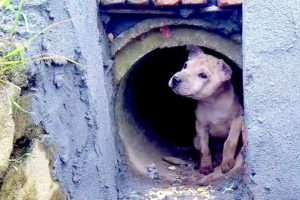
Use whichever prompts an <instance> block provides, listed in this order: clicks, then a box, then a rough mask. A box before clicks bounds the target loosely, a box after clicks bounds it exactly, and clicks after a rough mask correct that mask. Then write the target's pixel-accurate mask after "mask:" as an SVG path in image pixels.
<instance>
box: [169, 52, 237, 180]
mask: <svg viewBox="0 0 300 200" xmlns="http://www.w3.org/2000/svg"><path fill="white" fill-rule="evenodd" d="M231 75H232V70H231V68H230V67H229V66H228V65H227V64H226V63H225V62H224V61H223V60H222V59H218V58H216V57H214V56H211V55H207V54H204V52H203V51H202V50H201V49H200V48H198V47H192V48H190V54H189V57H188V61H187V62H186V63H185V64H184V67H183V69H182V70H181V71H179V72H177V73H176V74H175V75H174V76H173V77H172V78H171V79H170V81H169V86H170V87H171V88H172V89H173V91H174V92H175V93H176V94H178V95H181V96H185V97H189V98H192V99H194V100H196V101H198V103H197V109H196V132H197V134H196V136H195V138H194V146H195V148H196V149H197V150H198V151H199V152H200V156H201V162H200V169H199V170H200V173H201V174H205V175H207V174H209V173H211V172H212V171H213V167H212V158H211V151H210V148H209V136H212V137H216V138H224V139H226V140H225V143H224V148H223V158H222V163H221V169H222V172H223V173H227V172H228V171H230V170H231V169H232V168H233V167H234V165H235V153H236V148H237V143H238V140H239V136H240V134H241V129H242V126H243V118H242V114H243V109H242V106H241V105H240V103H239V101H238V98H237V96H236V95H235V93H234V89H233V86H232V84H231V82H230V79H231Z"/></svg>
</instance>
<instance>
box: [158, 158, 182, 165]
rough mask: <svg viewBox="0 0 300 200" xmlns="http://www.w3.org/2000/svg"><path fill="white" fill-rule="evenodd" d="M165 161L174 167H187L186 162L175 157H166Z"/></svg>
mask: <svg viewBox="0 0 300 200" xmlns="http://www.w3.org/2000/svg"><path fill="white" fill-rule="evenodd" d="M162 160H163V161H165V162H167V163H169V164H172V165H185V164H186V162H185V161H183V160H181V159H179V158H175V157H173V156H164V157H163V158H162Z"/></svg>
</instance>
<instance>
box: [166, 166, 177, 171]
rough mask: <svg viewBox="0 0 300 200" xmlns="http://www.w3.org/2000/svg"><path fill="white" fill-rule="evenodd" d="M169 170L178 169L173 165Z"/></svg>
mask: <svg viewBox="0 0 300 200" xmlns="http://www.w3.org/2000/svg"><path fill="white" fill-rule="evenodd" d="M168 169H169V170H171V171H175V170H176V167H175V166H174V165H172V166H170V167H168Z"/></svg>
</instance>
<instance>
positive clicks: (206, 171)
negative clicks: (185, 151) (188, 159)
mask: <svg viewBox="0 0 300 200" xmlns="http://www.w3.org/2000/svg"><path fill="white" fill-rule="evenodd" d="M212 172H213V167H212V165H205V166H201V167H200V169H199V173H200V174H203V175H208V174H210V173H212Z"/></svg>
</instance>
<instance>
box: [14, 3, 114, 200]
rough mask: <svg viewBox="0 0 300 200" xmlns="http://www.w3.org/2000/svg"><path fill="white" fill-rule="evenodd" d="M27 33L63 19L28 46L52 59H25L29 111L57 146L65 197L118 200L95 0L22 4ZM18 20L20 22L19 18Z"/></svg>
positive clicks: (57, 171) (33, 52)
mask: <svg viewBox="0 0 300 200" xmlns="http://www.w3.org/2000/svg"><path fill="white" fill-rule="evenodd" d="M24 13H26V14H27V17H28V24H29V30H30V34H28V33H27V32H26V31H24V32H23V33H22V30H21V31H20V32H19V34H20V35H21V37H25V36H26V35H27V36H28V35H32V34H34V33H36V32H39V31H40V30H41V29H43V28H45V27H47V26H49V25H50V24H51V23H55V22H58V21H61V20H65V19H70V18H72V22H70V21H69V22H65V23H62V24H60V25H58V26H56V27H53V28H51V29H50V30H49V31H47V32H46V33H45V34H44V35H43V36H40V37H38V38H37V39H36V40H35V41H34V42H33V43H32V44H31V45H30V46H29V48H28V56H33V55H38V54H42V53H55V54H58V55H62V56H66V57H68V58H70V59H72V60H74V61H76V62H79V63H81V64H80V65H75V64H72V63H70V62H67V61H66V60H61V59H56V58H55V57H54V58H53V59H52V60H47V61H45V62H35V63H28V65H27V67H28V69H29V70H30V71H31V73H32V76H33V77H34V78H35V79H34V81H33V83H32V87H31V88H30V90H31V91H33V92H34V95H33V103H32V115H33V118H34V120H35V122H36V123H40V124H41V125H42V126H43V128H44V129H45V139H46V140H45V141H46V142H48V143H51V144H54V145H55V146H56V150H57V152H56V153H57V154H56V157H55V161H54V166H53V175H54V177H55V178H56V179H57V180H58V181H59V183H60V184H61V186H62V188H63V190H64V192H65V194H66V195H67V198H68V199H80V200H82V199H83V200H84V199H86V200H90V199H93V200H97V199H101V200H103V199H117V188H116V182H115V175H116V165H117V163H116V151H115V141H114V137H113V136H112V135H111V133H112V132H111V126H110V124H111V122H110V118H109V110H108V102H107V96H106V93H105V90H104V80H103V71H102V67H103V66H102V63H103V62H102V50H101V48H100V43H99V30H98V27H97V17H98V16H97V5H96V1H71V0H65V1H60V0H54V1H46V0H36V1H30V2H28V3H27V2H26V4H25V6H24ZM20 24H23V25H24V22H23V20H21V22H20Z"/></svg>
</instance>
